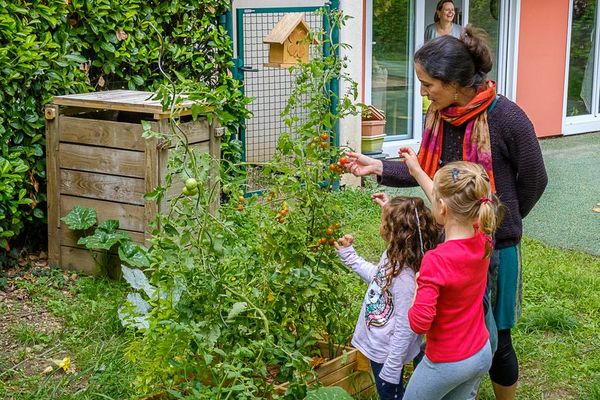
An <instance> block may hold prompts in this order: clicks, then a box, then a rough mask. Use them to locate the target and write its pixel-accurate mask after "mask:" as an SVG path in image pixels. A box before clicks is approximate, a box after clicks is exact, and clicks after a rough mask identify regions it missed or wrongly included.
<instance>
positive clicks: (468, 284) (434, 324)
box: [408, 231, 491, 362]
mask: <svg viewBox="0 0 600 400" xmlns="http://www.w3.org/2000/svg"><path fill="white" fill-rule="evenodd" d="M486 242H487V243H489V246H491V239H490V238H489V237H488V236H486V235H485V234H483V233H481V232H479V231H478V232H477V233H476V234H475V236H473V237H471V238H467V239H458V240H448V241H446V242H444V243H441V244H439V245H438V246H437V247H436V248H435V249H433V250H430V251H428V252H427V253H426V254H425V257H424V258H423V262H422V263H421V269H420V271H419V277H418V278H417V291H416V295H415V300H414V303H413V305H412V307H411V308H410V309H409V310H408V321H409V323H410V327H411V329H412V330H413V331H414V332H415V333H418V334H426V338H427V346H426V349H425V354H426V355H427V357H428V358H429V359H430V360H431V361H433V362H454V361H460V360H464V359H466V358H468V357H470V356H472V355H473V354H475V353H477V352H478V351H479V350H481V348H482V347H483V346H484V345H485V343H486V342H487V340H488V337H489V333H488V330H487V328H486V326H485V321H484V313H483V295H484V293H485V286H486V280H487V271H488V267H489V264H490V260H489V257H488V258H484V254H485V247H486Z"/></svg>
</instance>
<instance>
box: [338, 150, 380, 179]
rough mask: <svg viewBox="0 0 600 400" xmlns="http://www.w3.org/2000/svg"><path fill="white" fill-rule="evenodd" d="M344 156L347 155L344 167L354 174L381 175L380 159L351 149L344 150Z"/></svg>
mask: <svg viewBox="0 0 600 400" xmlns="http://www.w3.org/2000/svg"><path fill="white" fill-rule="evenodd" d="M346 157H348V164H346V168H348V171H349V172H350V173H351V174H352V175H354V176H367V175H372V174H375V175H381V173H382V172H383V163H382V162H381V160H376V159H374V158H371V157H369V156H365V155H364V154H360V153H354V152H351V151H347V152H346Z"/></svg>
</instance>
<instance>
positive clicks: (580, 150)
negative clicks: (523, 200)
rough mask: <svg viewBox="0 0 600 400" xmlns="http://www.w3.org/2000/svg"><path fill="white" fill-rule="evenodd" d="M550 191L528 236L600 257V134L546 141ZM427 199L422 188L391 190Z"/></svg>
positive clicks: (533, 215) (531, 218) (527, 225)
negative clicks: (598, 209) (596, 210)
mask: <svg viewBox="0 0 600 400" xmlns="http://www.w3.org/2000/svg"><path fill="white" fill-rule="evenodd" d="M540 146H541V148H542V153H543V154H544V162H545V164H546V170H547V172H548V186H547V187H546V191H545V192H544V194H543V195H542V198H541V199H540V201H539V202H538V203H537V204H536V206H535V207H534V209H533V210H532V211H531V212H530V213H529V215H528V216H527V217H526V218H525V220H524V221H523V225H524V228H523V229H524V234H525V235H526V236H529V237H532V238H534V239H537V240H540V241H542V242H544V243H546V244H548V245H551V246H556V247H560V248H563V249H571V250H580V251H583V252H586V253H589V254H593V255H597V256H600V213H597V212H594V211H593V209H594V208H597V207H599V208H600V205H597V203H600V132H597V133H587V134H582V135H572V136H563V137H558V138H549V139H542V140H541V141H540ZM380 190H384V191H385V192H387V193H389V194H390V195H406V196H420V197H423V192H422V191H421V189H420V188H402V189H396V188H385V187H381V188H380Z"/></svg>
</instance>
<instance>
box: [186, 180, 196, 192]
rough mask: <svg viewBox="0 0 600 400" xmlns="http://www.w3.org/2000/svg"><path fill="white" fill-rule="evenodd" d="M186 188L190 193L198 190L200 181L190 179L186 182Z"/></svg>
mask: <svg viewBox="0 0 600 400" xmlns="http://www.w3.org/2000/svg"><path fill="white" fill-rule="evenodd" d="M185 188H186V189H187V190H189V191H190V192H191V191H193V190H196V189H197V188H198V181H197V180H196V179H194V178H188V179H187V180H186V181H185Z"/></svg>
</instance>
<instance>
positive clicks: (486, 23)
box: [469, 0, 500, 81]
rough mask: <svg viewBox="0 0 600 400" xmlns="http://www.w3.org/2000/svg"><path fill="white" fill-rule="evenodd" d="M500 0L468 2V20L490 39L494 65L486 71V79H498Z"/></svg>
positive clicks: (474, 0) (473, 0)
mask: <svg viewBox="0 0 600 400" xmlns="http://www.w3.org/2000/svg"><path fill="white" fill-rule="evenodd" d="M499 14H500V0H471V1H470V2H469V21H470V22H471V23H472V24H473V25H475V26H476V27H478V28H482V29H484V30H485V31H486V33H487V34H488V36H489V39H490V47H491V48H492V52H493V54H492V57H494V67H493V68H492V70H491V71H490V72H489V73H488V79H491V80H494V81H497V80H498V68H497V64H498V32H499V29H500V24H499V23H498V18H499Z"/></svg>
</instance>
